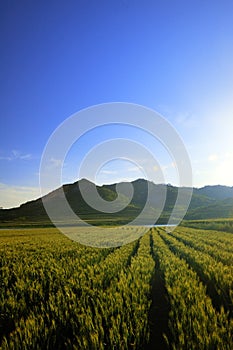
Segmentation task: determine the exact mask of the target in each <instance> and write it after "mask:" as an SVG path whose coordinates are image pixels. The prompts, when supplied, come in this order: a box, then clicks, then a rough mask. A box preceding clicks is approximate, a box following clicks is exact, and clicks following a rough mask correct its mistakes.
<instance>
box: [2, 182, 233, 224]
mask: <svg viewBox="0 0 233 350" xmlns="http://www.w3.org/2000/svg"><path fill="white" fill-rule="evenodd" d="M80 188H81V189H83V191H84V193H85V195H87V196H89V200H90V201H91V203H89V204H88V203H87V202H86V201H85V200H84V199H83V197H82V194H81V191H80ZM178 189H179V188H178V187H175V186H172V185H165V184H154V183H153V182H151V181H147V180H144V179H138V180H135V181H133V182H121V183H118V184H112V185H103V186H96V185H95V184H94V183H92V182H90V181H88V180H86V179H82V180H79V181H77V182H74V183H73V184H67V185H63V186H62V187H60V188H58V189H56V190H54V191H52V192H50V193H49V194H47V195H46V196H44V197H43V198H39V199H37V200H34V201H30V202H27V203H24V204H22V205H21V206H20V207H18V208H12V209H2V210H0V223H1V225H9V224H11V225H18V224H20V225H22V224H25V225H28V224H34V225H48V224H51V222H50V219H49V217H48V215H47V213H46V211H45V209H44V205H43V203H45V204H46V206H47V207H48V208H49V210H50V212H51V213H52V214H53V215H54V217H55V221H59V222H63V223H64V224H72V223H73V217H72V214H71V213H70V212H69V211H68V210H65V209H64V206H63V199H62V198H63V193H64V194H65V197H66V200H67V201H68V203H69V205H70V207H71V208H72V210H73V212H74V213H76V214H78V216H79V217H80V218H81V219H82V220H85V221H87V222H90V223H93V224H96V225H99V224H106V225H107V224H113V223H114V224H125V223H127V222H131V221H132V220H134V219H135V218H137V217H138V216H139V214H140V213H141V212H142V210H143V208H144V206H145V204H146V203H147V207H146V210H145V209H144V211H143V215H141V216H140V221H138V222H137V223H140V224H146V223H148V222H150V223H151V218H154V217H156V216H157V217H158V220H157V221H156V222H157V223H166V222H167V221H168V219H169V217H170V215H171V212H172V209H173V207H174V204H175V202H176V199H177V193H178ZM179 190H180V194H181V205H180V207H178V208H177V210H176V213H174V215H173V218H174V220H175V218H177V217H179V215H180V213H181V212H182V209H183V206H182V203H185V200H186V198H187V195H188V194H189V192H190V190H193V194H192V200H191V203H190V206H189V209H188V212H187V214H186V216H185V219H187V220H189V219H207V218H219V217H224V218H227V217H233V187H227V186H205V187H203V188H193V189H190V188H185V187H183V188H180V189H179ZM93 191H97V192H98V194H99V195H100V197H101V198H102V199H103V200H104V201H102V202H100V203H101V206H102V209H103V210H98V209H95V207H96V208H100V203H99V202H98V201H97V200H95V197H94V196H93ZM132 194H133V195H132ZM148 194H149V197H148ZM164 194H166V196H165V197H164ZM163 200H164V201H165V203H164V209H163V211H162V213H159V209H158V208H159V207H160V205H161V203H162V202H163ZM108 202H109V205H108ZM109 208H110V210H108V209H109Z"/></svg>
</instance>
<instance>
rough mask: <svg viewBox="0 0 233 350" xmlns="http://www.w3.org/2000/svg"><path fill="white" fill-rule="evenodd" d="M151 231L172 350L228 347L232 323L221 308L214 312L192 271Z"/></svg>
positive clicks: (230, 347)
mask: <svg viewBox="0 0 233 350" xmlns="http://www.w3.org/2000/svg"><path fill="white" fill-rule="evenodd" d="M159 232H160V234H158V232H156V231H155V230H154V231H153V242H154V245H153V249H154V253H155V255H156V256H157V258H158V261H159V265H160V269H161V271H162V272H163V274H164V279H165V285H166V288H167V291H168V296H169V302H170V307H171V311H170V314H169V328H170V331H171V333H172V336H173V342H172V344H171V346H172V349H183V350H186V349H187V350H190V349H200V350H202V349H203V350H204V349H219V350H220V349H222V350H223V349H224V350H226V349H229V350H230V349H232V346H233V343H232V339H231V332H232V330H233V328H232V326H233V325H232V323H229V322H228V319H227V316H226V314H225V313H224V311H223V309H222V310H221V311H220V312H216V311H215V309H214V308H213V305H212V302H211V299H210V298H209V297H208V296H207V295H206V289H205V287H204V285H203V284H202V283H201V282H200V280H199V278H198V276H197V274H196V272H195V271H194V270H193V269H190V268H189V265H188V264H187V263H186V262H185V261H184V260H183V259H180V258H179V257H178V256H177V255H175V254H174V253H173V251H171V250H170V249H169V246H168V245H167V244H166V243H165V241H164V240H163V239H162V238H161V237H163V238H165V233H162V231H161V230H160V231H159Z"/></svg>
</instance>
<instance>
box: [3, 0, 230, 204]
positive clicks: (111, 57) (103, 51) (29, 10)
mask: <svg viewBox="0 0 233 350" xmlns="http://www.w3.org/2000/svg"><path fill="white" fill-rule="evenodd" d="M232 38H233V2H232V1H231V0H229V1H225V0H223V1H210V0H207V1H199V0H190V1H179V0H160V1H137V0H136V1H135V0H134V1H133V0H118V1H90V0H78V1H77V0H70V1H64V0H57V1H53V0H52V1H45V0H42V1H29V0H22V1H17V0H9V1H1V2H0V42H1V46H0V57H1V59H0V71H1V79H0V96H1V97H0V98H1V104H0V115H1V128H0V193H1V202H0V206H4V207H10V206H14V205H18V204H19V203H21V202H24V201H26V200H28V199H30V198H35V197H37V196H38V195H39V191H38V172H39V164H40V157H41V154H42V151H43V149H44V147H45V144H46V142H47V140H48V138H49V136H50V135H51V133H52V132H53V131H54V129H55V128H56V127H57V126H58V125H59V124H60V123H62V122H63V121H64V120H65V119H66V118H67V117H69V116H70V115H71V114H73V113H75V112H77V111H78V110H80V109H82V108H85V107H88V106H91V105H94V104H99V103H103V102H111V101H123V102H133V103H138V104H142V105H145V106H148V107H150V108H153V109H155V110H157V111H158V112H160V113H161V114H162V115H163V116H164V117H165V118H167V119H168V120H169V121H170V123H171V124H172V125H173V126H174V127H175V128H176V130H177V131H178V132H179V134H180V135H181V137H182V138H183V140H184V142H185V145H186V147H187V150H188V152H189V154H190V157H191V160H192V166H193V174H194V179H193V182H194V185H195V186H203V185H204V184H218V183H221V184H226V185H233V179H232V173H233V165H232V164H233V141H232V132H233V63H232V62H233V40H232ZM118 131H119V130H118ZM136 139H137V137H136ZM82 150H83V152H84V153H85V145H84V146H83V149H82ZM161 155H162V153H161ZM70 159H72V156H70ZM117 167H118V168H119V164H118V165H117V163H114V164H109V166H106V168H105V169H104V170H105V171H104V172H103V174H105V177H103V176H102V178H101V176H100V177H99V182H101V181H102V182H103V181H104V182H109V181H110V182H111V181H115V180H117V179H118V178H119V179H121V178H127V177H128V178H130V179H131V178H132V177H134V176H135V177H137V175H140V172H138V173H137V172H136V173H135V174H131V173H130V172H129V171H128V172H127V169H129V167H128V168H127V166H126V167H125V171H124V167H123V166H121V167H120V168H121V173H117ZM161 167H163V169H164V171H166V172H167V174H166V180H167V181H168V182H171V183H174V184H175V182H176V181H175V178H174V169H173V168H174V167H173V166H172V162H171V161H170V160H169V159H168V158H167V157H166V156H164V158H163V157H161ZM131 168H132V167H131ZM169 169H170V170H169ZM103 174H102V175H103ZM114 174H115V176H113V175H114ZM107 175H109V177H107ZM74 177H75V172H74V170H72V167H70V172H66V174H65V178H64V179H67V180H72V179H74Z"/></svg>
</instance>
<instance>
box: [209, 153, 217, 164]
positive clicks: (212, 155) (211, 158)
mask: <svg viewBox="0 0 233 350" xmlns="http://www.w3.org/2000/svg"><path fill="white" fill-rule="evenodd" d="M218 158H219V157H218V155H217V154H215V153H214V154H210V155H209V157H208V161H209V162H215V161H217V160H218Z"/></svg>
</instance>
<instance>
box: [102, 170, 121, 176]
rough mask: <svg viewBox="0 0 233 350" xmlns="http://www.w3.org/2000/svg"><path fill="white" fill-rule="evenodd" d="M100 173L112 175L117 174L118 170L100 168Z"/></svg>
mask: <svg viewBox="0 0 233 350" xmlns="http://www.w3.org/2000/svg"><path fill="white" fill-rule="evenodd" d="M99 173H100V174H105V175H112V174H117V171H115V170H100V172H99Z"/></svg>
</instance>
